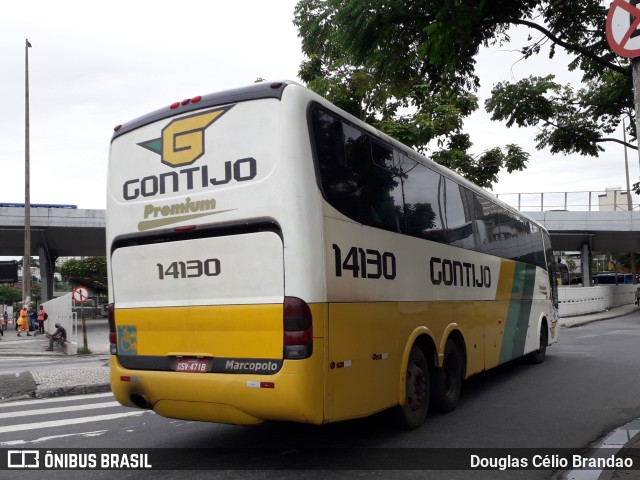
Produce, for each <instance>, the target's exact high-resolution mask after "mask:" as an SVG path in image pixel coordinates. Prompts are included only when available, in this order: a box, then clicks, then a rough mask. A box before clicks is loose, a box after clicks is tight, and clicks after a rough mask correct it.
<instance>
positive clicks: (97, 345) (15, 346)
mask: <svg viewBox="0 0 640 480" xmlns="http://www.w3.org/2000/svg"><path fill="white" fill-rule="evenodd" d="M79 341H80V342H81V343H82V341H83V340H82V336H80V338H79ZM48 346H49V339H48V338H47V337H45V336H44V335H34V332H31V336H29V337H27V336H26V334H25V333H24V332H23V333H22V335H21V336H20V337H18V336H17V334H16V332H15V330H13V329H12V328H11V327H9V329H7V330H5V331H4V336H2V337H0V358H2V357H5V358H6V357H65V358H69V357H70V356H69V355H67V354H66V353H65V352H64V351H63V350H62V349H61V348H60V347H59V346H55V347H54V349H53V351H52V352H49V351H47V350H46V348H47V347H48ZM80 346H82V345H80ZM89 350H90V351H91V354H90V355H108V353H109V345H108V343H107V341H106V340H105V341H103V342H95V341H94V342H93V343H90V344H89ZM78 357H79V358H82V357H83V355H79V356H78ZM0 371H1V370H0ZM110 390H111V385H110V381H109V367H89V368H64V369H62V370H60V369H55V368H34V369H32V370H28V371H25V372H22V373H17V374H0V402H5V401H8V400H17V399H23V398H46V397H58V396H63V395H78V394H83V393H97V392H108V391H110Z"/></svg>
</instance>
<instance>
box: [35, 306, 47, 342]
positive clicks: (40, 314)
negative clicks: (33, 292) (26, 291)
mask: <svg viewBox="0 0 640 480" xmlns="http://www.w3.org/2000/svg"><path fill="white" fill-rule="evenodd" d="M47 318H49V315H48V314H47V312H45V311H44V305H40V310H38V333H40V334H42V335H44V321H45V320H46V319H47Z"/></svg>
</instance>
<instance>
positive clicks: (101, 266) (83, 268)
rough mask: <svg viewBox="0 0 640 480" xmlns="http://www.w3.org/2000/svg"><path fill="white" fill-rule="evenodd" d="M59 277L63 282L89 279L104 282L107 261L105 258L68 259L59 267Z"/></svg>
mask: <svg viewBox="0 0 640 480" xmlns="http://www.w3.org/2000/svg"><path fill="white" fill-rule="evenodd" d="M60 275H62V278H64V279H65V280H69V279H74V278H89V279H95V280H99V281H104V279H105V277H106V276H107V259H106V257H86V258H83V259H80V260H77V259H74V258H72V259H69V260H67V261H66V262H65V263H64V264H62V266H61V267H60Z"/></svg>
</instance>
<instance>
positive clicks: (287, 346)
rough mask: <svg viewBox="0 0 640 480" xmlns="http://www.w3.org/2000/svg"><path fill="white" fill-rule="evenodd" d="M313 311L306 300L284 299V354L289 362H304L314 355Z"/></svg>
mask: <svg viewBox="0 0 640 480" xmlns="http://www.w3.org/2000/svg"><path fill="white" fill-rule="evenodd" d="M312 320H313V319H312V317H311V309H310V308H309V305H307V303H306V302H305V301H304V300H301V299H299V298H297V297H284V352H283V357H284V358H285V359H288V360H302V359H304V358H309V357H310V356H311V354H312V353H313V321H312Z"/></svg>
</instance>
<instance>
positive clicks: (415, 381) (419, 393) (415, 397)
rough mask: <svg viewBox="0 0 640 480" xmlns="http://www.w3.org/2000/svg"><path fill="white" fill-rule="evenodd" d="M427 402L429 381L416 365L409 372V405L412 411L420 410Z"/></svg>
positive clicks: (411, 366)
mask: <svg viewBox="0 0 640 480" xmlns="http://www.w3.org/2000/svg"><path fill="white" fill-rule="evenodd" d="M426 400H427V380H426V378H425V375H424V371H423V370H422V368H420V366H419V365H418V364H416V363H412V364H411V365H410V366H409V369H408V370H407V403H408V404H409V407H410V408H411V410H412V411H416V410H419V409H420V408H421V407H422V406H423V404H424V403H425V401H426Z"/></svg>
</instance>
